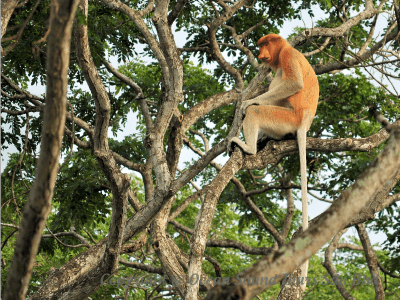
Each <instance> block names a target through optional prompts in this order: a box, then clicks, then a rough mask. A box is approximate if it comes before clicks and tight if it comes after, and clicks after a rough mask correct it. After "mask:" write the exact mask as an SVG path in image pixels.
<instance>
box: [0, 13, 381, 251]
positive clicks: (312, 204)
mask: <svg viewBox="0 0 400 300" xmlns="http://www.w3.org/2000/svg"><path fill="white" fill-rule="evenodd" d="M313 11H314V14H315V16H316V17H315V19H314V20H313V19H312V18H311V17H310V16H309V15H308V13H307V11H304V12H303V13H302V20H293V21H290V22H286V23H285V24H284V25H283V27H282V29H281V31H280V35H281V36H282V37H284V38H287V37H288V36H289V35H290V34H291V33H293V31H294V29H295V27H307V28H311V27H313V26H315V24H316V21H317V20H319V19H320V18H322V17H323V15H324V13H323V11H321V10H320V9H319V8H318V7H314V8H313ZM383 23H384V22H382V25H384V24H383ZM382 30H383V26H379V22H378V26H377V29H376V32H375V35H376V36H377V35H378V34H379V33H380V31H382ZM175 38H176V44H177V46H178V47H183V46H184V44H185V42H186V38H187V34H186V33H184V32H177V31H175ZM140 50H141V49H138V51H137V52H141V51H140ZM141 59H142V60H144V61H145V62H146V61H149V60H148V59H146V58H145V57H142V58H141ZM225 59H226V60H227V61H228V62H229V61H230V58H229V57H227V56H225ZM109 61H110V63H111V64H112V65H113V66H114V67H118V66H119V65H120V64H119V63H118V61H117V58H116V57H110V58H109ZM192 62H193V63H194V64H195V65H198V64H199V63H198V61H197V60H196V59H193V58H192ZM215 66H216V63H214V64H209V65H205V66H203V68H207V69H209V70H212V69H213V68H214V67H215ZM82 88H83V89H84V90H87V91H89V88H88V86H87V85H84V86H82ZM28 91H29V92H30V93H32V94H33V95H41V94H44V93H45V92H46V88H45V86H41V85H36V86H32V85H30V86H29V87H28ZM317 113H318V112H317ZM136 119H137V118H136V115H135V114H133V113H132V112H130V113H129V115H128V122H127V124H126V126H125V128H124V129H123V131H121V132H119V133H118V135H117V136H113V134H112V132H111V130H109V136H110V137H112V138H116V139H118V140H122V139H123V138H124V137H125V136H127V135H130V134H134V133H136V132H137V131H136ZM2 126H4V127H5V128H7V127H6V126H7V125H5V124H2ZM22 132H23V131H22ZM75 149H76V146H75ZM4 152H5V153H3V152H2V153H1V157H2V159H1V171H3V169H4V167H5V166H6V164H7V161H8V157H9V153H14V152H17V150H16V148H15V147H14V146H12V145H11V146H9V148H8V149H7V150H6V151H4ZM181 158H185V160H181V161H180V162H179V168H181V169H183V168H184V162H185V161H189V160H191V159H192V158H195V159H198V156H197V155H194V154H193V152H192V151H191V150H189V149H187V147H183V149H182V155H181ZM62 160H63V158H61V161H62ZM227 160H228V157H227V156H225V157H223V156H222V155H220V156H219V157H217V158H216V159H215V161H216V162H218V163H219V164H221V165H224V164H225V162H226V161H227ZM123 171H124V172H130V171H129V170H127V169H125V170H123ZM139 177H140V176H139ZM315 194H317V195H318V193H315ZM295 205H296V207H297V208H298V209H299V210H301V202H300V201H296V202H295ZM329 206H330V204H329V203H326V202H323V201H320V200H317V199H315V198H314V197H312V196H310V195H309V208H308V210H309V217H310V219H312V218H314V217H316V216H317V215H319V214H321V213H322V212H323V211H325V210H326V209H327V208H329ZM345 235H346V236H349V235H355V236H357V231H356V230H355V228H351V229H350V230H348V232H347V233H346V234H345ZM369 236H370V239H371V242H372V244H374V243H380V244H381V243H382V242H383V241H385V240H386V235H385V234H383V233H380V234H375V233H373V232H369Z"/></svg>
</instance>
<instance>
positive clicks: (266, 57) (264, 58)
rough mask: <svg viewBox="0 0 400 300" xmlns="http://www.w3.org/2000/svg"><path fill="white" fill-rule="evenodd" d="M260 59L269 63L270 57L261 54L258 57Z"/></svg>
mask: <svg viewBox="0 0 400 300" xmlns="http://www.w3.org/2000/svg"><path fill="white" fill-rule="evenodd" d="M258 59H261V60H265V61H267V60H269V57H268V56H265V55H264V54H260V55H259V56H258Z"/></svg>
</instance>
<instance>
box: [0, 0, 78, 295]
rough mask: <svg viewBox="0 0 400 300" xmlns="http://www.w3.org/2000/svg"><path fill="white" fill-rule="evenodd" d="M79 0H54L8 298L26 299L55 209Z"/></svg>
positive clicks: (5, 293)
mask: <svg viewBox="0 0 400 300" xmlns="http://www.w3.org/2000/svg"><path fill="white" fill-rule="evenodd" d="M77 6H78V1H77V0H68V1H67V0H65V1H61V0H53V1H52V2H51V12H50V28H51V30H50V34H49V41H48V50H47V66H46V69H47V93H46V94H47V97H46V105H45V108H44V115H43V127H42V140H41V149H40V157H39V160H38V164H37V168H36V174H35V181H34V183H33V186H32V188H31V191H30V193H29V197H28V201H27V203H26V204H25V206H24V212H23V219H22V222H21V226H20V231H19V234H18V238H17V243H16V246H15V251H14V256H13V260H12V262H11V267H10V270H9V273H8V276H7V283H6V286H5V290H4V294H3V297H4V299H25V296H26V292H27V289H28V285H29V280H30V278H31V273H32V268H33V264H34V262H35V256H36V253H37V250H38V247H39V243H40V239H41V235H42V231H43V227H44V224H45V222H46V219H47V217H48V215H49V213H50V210H51V199H52V197H53V191H54V184H55V181H56V175H57V170H58V161H59V157H60V151H61V142H62V137H63V134H64V126H65V112H66V104H67V84H68V78H67V76H68V67H69V55H70V41H71V29H72V20H73V18H74V15H75V11H76V8H77Z"/></svg>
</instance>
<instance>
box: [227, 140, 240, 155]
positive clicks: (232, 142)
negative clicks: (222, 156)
mask: <svg viewBox="0 0 400 300" xmlns="http://www.w3.org/2000/svg"><path fill="white" fill-rule="evenodd" d="M236 147H239V144H238V143H237V142H236V141H235V140H234V138H233V139H231V140H230V141H229V143H228V149H227V150H228V155H229V157H231V155H232V153H233V150H235V148H236ZM239 148H240V147H239Z"/></svg>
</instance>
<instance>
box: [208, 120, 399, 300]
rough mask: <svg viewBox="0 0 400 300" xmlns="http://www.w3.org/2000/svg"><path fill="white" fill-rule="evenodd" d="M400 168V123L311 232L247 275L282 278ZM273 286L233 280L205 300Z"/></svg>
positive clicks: (242, 296)
mask: <svg viewBox="0 0 400 300" xmlns="http://www.w3.org/2000/svg"><path fill="white" fill-rule="evenodd" d="M399 167H400V127H399V126H396V127H395V129H393V131H392V132H391V139H390V141H389V143H388V145H387V146H386V147H385V148H384V149H383V151H382V153H381V154H380V155H379V156H378V157H377V158H376V159H375V160H374V161H373V162H372V163H371V164H370V166H369V167H368V168H367V169H366V170H365V171H364V172H363V174H362V175H361V176H360V177H359V178H358V179H357V180H356V182H355V183H354V184H353V185H352V186H351V187H350V188H349V189H348V190H346V191H344V192H343V193H342V194H341V195H340V197H339V198H338V199H337V200H336V201H335V202H334V203H333V204H332V206H331V207H330V208H329V209H328V210H327V211H326V212H324V213H323V214H322V215H321V217H320V218H319V219H318V220H317V221H316V222H315V223H313V224H312V225H311V226H310V227H309V229H308V230H307V231H305V232H303V233H302V234H300V235H299V236H298V237H297V238H295V239H293V240H292V241H291V242H290V243H288V244H287V245H285V246H283V247H281V248H280V249H279V250H278V251H277V252H276V253H275V254H272V255H269V256H267V257H265V258H263V259H261V260H260V261H259V262H257V263H256V264H255V265H253V266H252V267H251V268H249V269H247V270H246V271H245V272H243V273H244V275H243V277H246V276H249V277H269V278H270V277H274V276H275V275H277V280H280V279H282V278H283V274H284V273H291V272H292V271H293V270H294V269H295V268H297V267H298V266H299V265H301V264H302V263H303V262H304V261H306V260H307V259H309V258H310V257H311V256H312V254H313V253H315V252H316V251H318V249H320V248H321V247H322V246H323V245H324V244H325V243H326V242H327V241H328V240H329V239H330V238H331V237H332V236H333V235H334V234H336V233H337V232H338V231H339V230H340V229H341V228H343V227H344V226H345V225H346V224H347V223H348V222H349V220H350V219H351V218H352V216H353V215H354V214H358V213H359V212H360V211H361V210H362V209H363V207H364V206H365V205H366V204H367V203H368V201H369V200H370V199H371V198H372V197H373V196H374V195H375V194H376V192H377V191H378V190H380V189H381V188H382V186H383V185H384V183H385V182H386V181H387V180H390V179H392V178H393V177H394V176H395V175H396V174H397V172H398V169H399ZM269 287H270V285H261V286H260V285H252V286H249V285H245V284H243V282H238V281H237V280H233V282H232V283H231V285H229V286H218V287H214V288H213V289H211V290H210V291H209V292H208V294H207V297H206V298H205V299H207V300H209V299H227V300H228V299H245V300H248V299H252V298H253V297H255V296H256V295H258V294H259V293H261V292H263V291H264V290H266V289H268V288H269Z"/></svg>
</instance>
